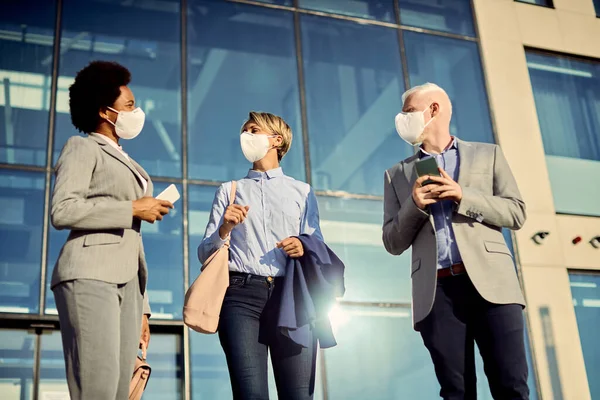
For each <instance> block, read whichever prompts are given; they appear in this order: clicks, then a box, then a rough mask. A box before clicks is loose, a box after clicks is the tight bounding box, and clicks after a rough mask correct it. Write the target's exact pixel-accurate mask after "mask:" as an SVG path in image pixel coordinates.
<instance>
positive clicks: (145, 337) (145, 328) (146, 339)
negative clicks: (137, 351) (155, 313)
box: [140, 314, 150, 356]
mask: <svg viewBox="0 0 600 400" xmlns="http://www.w3.org/2000/svg"><path fill="white" fill-rule="evenodd" d="M149 344H150V324H149V322H148V315H146V314H144V316H143V317H142V334H141V335H140V348H141V349H142V350H144V353H145V352H146V351H145V349H147V348H148V345H149ZM144 356H145V354H144Z"/></svg>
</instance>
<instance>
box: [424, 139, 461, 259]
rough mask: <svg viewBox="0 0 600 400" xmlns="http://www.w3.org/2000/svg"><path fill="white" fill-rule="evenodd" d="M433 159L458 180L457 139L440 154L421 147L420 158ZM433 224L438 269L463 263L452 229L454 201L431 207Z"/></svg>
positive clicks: (438, 203) (446, 201)
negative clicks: (430, 152) (428, 151)
mask: <svg viewBox="0 0 600 400" xmlns="http://www.w3.org/2000/svg"><path fill="white" fill-rule="evenodd" d="M427 157H433V158H435V161H436V162H437V165H438V167H441V168H442V169H444V171H446V172H447V173H448V175H450V177H451V178H452V179H454V180H455V181H457V180H458V171H459V168H460V157H459V154H458V145H457V143H456V139H453V140H452V143H451V144H450V146H448V147H447V148H446V149H445V150H444V151H443V152H442V153H440V154H429V153H427V152H426V151H425V150H423V148H422V147H421V148H420V150H419V158H421V159H423V158H427ZM429 210H430V211H431V215H432V216H433V222H434V224H435V239H436V242H437V252H438V262H437V268H438V269H442V268H448V267H450V266H452V265H454V264H458V263H460V262H462V258H461V256H460V252H459V251H458V245H457V244H456V237H455V236H454V229H453V228H452V216H453V214H454V201H452V200H443V201H440V202H437V203H435V204H431V205H430V206H429Z"/></svg>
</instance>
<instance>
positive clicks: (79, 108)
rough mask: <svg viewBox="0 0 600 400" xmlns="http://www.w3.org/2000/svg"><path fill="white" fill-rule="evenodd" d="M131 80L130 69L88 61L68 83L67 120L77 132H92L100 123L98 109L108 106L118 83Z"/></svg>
mask: <svg viewBox="0 0 600 400" xmlns="http://www.w3.org/2000/svg"><path fill="white" fill-rule="evenodd" d="M129 82H131V73H130V72H129V70H128V69H127V68H125V67H124V66H122V65H120V64H117V63H116V62H109V61H92V62H91V63H90V64H89V65H88V66H87V67H85V68H84V69H82V70H81V71H79V72H78V73H77V76H75V82H74V83H73V84H72V85H71V86H70V87H69V107H70V108H71V122H73V125H74V126H75V128H77V130H79V131H80V132H85V133H90V132H94V131H95V130H96V128H97V127H98V125H99V124H100V121H101V118H100V116H99V115H98V111H100V109H101V108H104V107H110V106H112V105H113V104H114V103H115V101H116V100H117V99H118V98H119V96H120V95H121V90H120V87H121V86H127V85H128V84H129Z"/></svg>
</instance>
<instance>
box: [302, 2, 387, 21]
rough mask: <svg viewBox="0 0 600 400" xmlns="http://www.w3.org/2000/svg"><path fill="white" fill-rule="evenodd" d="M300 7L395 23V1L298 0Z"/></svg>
mask: <svg viewBox="0 0 600 400" xmlns="http://www.w3.org/2000/svg"><path fill="white" fill-rule="evenodd" d="M298 6H299V7H301V8H308V9H310V10H317V11H324V12H329V13H335V14H343V15H348V16H351V17H359V18H368V19H377V20H379V21H385V22H392V23H393V22H395V17H394V0H353V1H340V0H298Z"/></svg>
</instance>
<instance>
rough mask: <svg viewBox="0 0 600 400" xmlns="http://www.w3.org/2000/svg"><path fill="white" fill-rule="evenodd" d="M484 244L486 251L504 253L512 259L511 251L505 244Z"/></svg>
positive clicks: (486, 242)
mask: <svg viewBox="0 0 600 400" xmlns="http://www.w3.org/2000/svg"><path fill="white" fill-rule="evenodd" d="M483 244H484V245H485V249H486V250H487V252H488V253H502V254H507V255H509V256H511V257H512V254H510V250H508V247H507V246H506V244H504V243H498V242H488V241H485V242H483Z"/></svg>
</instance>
